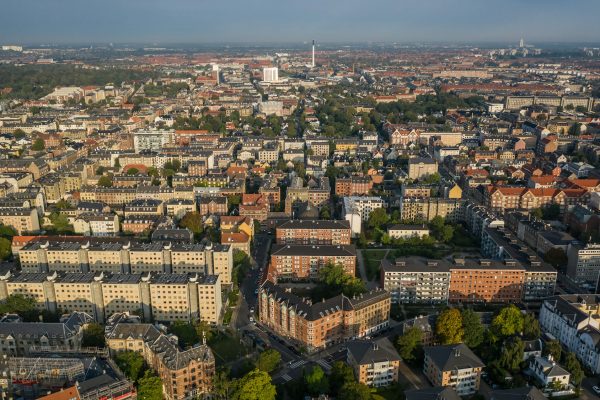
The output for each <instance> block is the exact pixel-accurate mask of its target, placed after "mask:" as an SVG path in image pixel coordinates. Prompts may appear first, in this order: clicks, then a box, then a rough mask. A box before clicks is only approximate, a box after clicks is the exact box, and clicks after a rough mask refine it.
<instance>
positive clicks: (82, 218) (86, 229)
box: [73, 213, 120, 236]
mask: <svg viewBox="0 0 600 400" xmlns="http://www.w3.org/2000/svg"><path fill="white" fill-rule="evenodd" d="M73 230H74V231H75V233H79V234H81V235H85V236H116V235H118V234H119V232H120V225H119V217H118V216H117V215H116V214H94V213H82V214H79V216H78V217H77V218H75V220H74V221H73Z"/></svg>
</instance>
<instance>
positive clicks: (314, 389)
mask: <svg viewBox="0 0 600 400" xmlns="http://www.w3.org/2000/svg"><path fill="white" fill-rule="evenodd" d="M304 383H305V384H306V390H308V392H309V393H310V394H312V395H313V396H318V395H319V394H321V393H327V392H328V391H329V381H328V380H327V376H326V375H325V372H324V371H323V368H321V367H320V366H318V365H315V366H314V367H313V368H312V369H311V370H310V371H309V372H308V373H307V374H305V375H304Z"/></svg>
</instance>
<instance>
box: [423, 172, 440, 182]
mask: <svg viewBox="0 0 600 400" xmlns="http://www.w3.org/2000/svg"><path fill="white" fill-rule="evenodd" d="M441 179H442V177H441V176H440V174H439V173H437V172H434V173H433V174H429V175H427V176H426V177H425V178H424V179H423V182H424V183H426V184H435V183H440V180H441Z"/></svg>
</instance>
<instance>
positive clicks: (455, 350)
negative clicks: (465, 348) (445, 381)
mask: <svg viewBox="0 0 600 400" xmlns="http://www.w3.org/2000/svg"><path fill="white" fill-rule="evenodd" d="M454 356H455V357H460V348H458V347H456V348H454Z"/></svg>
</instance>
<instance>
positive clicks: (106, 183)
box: [98, 175, 113, 187]
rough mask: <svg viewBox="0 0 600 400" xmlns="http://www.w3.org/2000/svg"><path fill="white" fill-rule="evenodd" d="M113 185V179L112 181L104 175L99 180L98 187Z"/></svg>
mask: <svg viewBox="0 0 600 400" xmlns="http://www.w3.org/2000/svg"><path fill="white" fill-rule="evenodd" d="M112 185H113V183H112V179H110V177H108V176H106V175H102V176H101V177H100V178H99V179H98V186H102V187H112Z"/></svg>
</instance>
